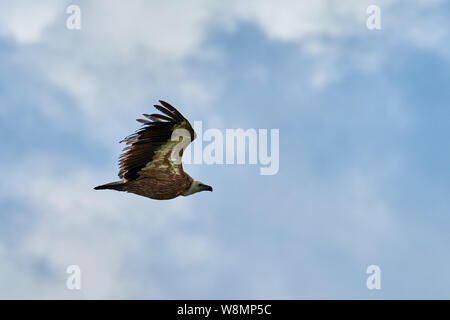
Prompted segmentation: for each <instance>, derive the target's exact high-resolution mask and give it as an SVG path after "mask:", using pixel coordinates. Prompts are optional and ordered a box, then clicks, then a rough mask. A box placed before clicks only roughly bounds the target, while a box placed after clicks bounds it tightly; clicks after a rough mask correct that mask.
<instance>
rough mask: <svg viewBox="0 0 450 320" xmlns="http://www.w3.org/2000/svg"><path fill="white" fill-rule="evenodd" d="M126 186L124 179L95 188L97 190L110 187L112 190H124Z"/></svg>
mask: <svg viewBox="0 0 450 320" xmlns="http://www.w3.org/2000/svg"><path fill="white" fill-rule="evenodd" d="M124 186H125V183H124V182H123V181H116V182H111V183H107V184H103V185H101V186H97V187H95V188H94V189H95V190H107V189H110V190H118V191H122V190H123V188H124Z"/></svg>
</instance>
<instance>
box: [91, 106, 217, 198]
mask: <svg viewBox="0 0 450 320" xmlns="http://www.w3.org/2000/svg"><path fill="white" fill-rule="evenodd" d="M159 102H160V103H161V105H155V106H154V107H155V108H156V109H158V110H159V111H160V112H161V113H162V114H150V115H148V114H144V116H145V117H146V118H147V119H148V120H147V119H137V121H138V122H140V123H142V124H143V126H142V128H141V129H139V130H138V131H136V133H134V134H132V135H130V136H128V137H126V138H125V139H124V140H122V141H121V142H125V143H126V147H125V148H124V149H123V153H122V155H121V156H120V160H119V167H120V171H119V178H120V179H121V180H120V181H116V182H111V183H107V184H104V185H101V186H98V187H95V188H94V189H95V190H103V189H111V190H117V191H126V192H131V193H134V194H137V195H140V196H144V197H147V198H151V199H157V200H167V199H173V198H176V197H178V196H180V195H182V196H188V195H191V194H194V193H197V192H200V191H212V190H213V189H212V187H210V186H208V185H206V184H204V183H202V182H200V181H195V180H194V179H192V178H191V177H190V176H189V175H188V174H187V173H186V172H184V171H183V166H182V164H181V157H182V155H183V149H184V147H186V146H187V145H188V144H189V143H190V142H192V141H193V140H194V139H195V138H196V134H195V132H194V129H192V126H191V124H190V123H189V121H188V120H186V118H185V117H183V115H182V114H181V113H180V112H178V110H177V109H175V108H174V107H173V106H171V105H170V104H168V103H167V102H165V101H162V100H159ZM180 146H183V148H180ZM179 149H180V150H179Z"/></svg>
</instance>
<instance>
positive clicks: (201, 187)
mask: <svg viewBox="0 0 450 320" xmlns="http://www.w3.org/2000/svg"><path fill="white" fill-rule="evenodd" d="M201 191H213V188H212V187H211V186H208V185H206V184H204V183H203V182H201V181H194V182H192V184H191V186H190V187H189V189H187V191H186V192H184V193H183V194H182V195H183V196H190V195H191V194H194V193H197V192H201Z"/></svg>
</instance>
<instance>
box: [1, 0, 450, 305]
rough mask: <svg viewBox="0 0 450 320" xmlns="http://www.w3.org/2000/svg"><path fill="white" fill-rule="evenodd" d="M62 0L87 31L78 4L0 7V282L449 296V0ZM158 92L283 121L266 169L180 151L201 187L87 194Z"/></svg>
mask: <svg viewBox="0 0 450 320" xmlns="http://www.w3.org/2000/svg"><path fill="white" fill-rule="evenodd" d="M73 3H75V4H77V5H79V6H80V8H81V17H82V18H81V19H82V20H81V30H68V29H67V28H66V19H67V17H68V15H67V14H66V7H67V6H68V5H69V4H72V2H64V1H40V2H39V3H37V2H33V1H3V2H2V3H1V4H0V70H1V72H0V124H1V125H0V133H1V136H2V137H3V145H2V146H3V148H2V149H3V152H1V154H0V161H1V163H2V167H3V168H4V171H3V179H2V181H1V182H0V209H1V210H0V212H1V214H0V231H1V232H0V262H1V263H0V297H1V298H44V299H45V298H63V299H78V298H87V299H92V298H107V299H111V298H112V299H114V298H132V299H137V298H169V299H170V298H266V299H271V298H274V299H278V298H288V299H291V298H293V299H301V298H307V299H310V298H326V299H336V298H339V299H345V298H358V299H370V298H375V299H380V298H387V299H390V298H426V299H428V298H438V299H441V298H449V297H450V289H449V288H450V274H449V273H448V271H447V270H448V266H449V265H450V250H449V249H450V245H449V243H450V242H449V235H448V225H449V223H450V218H449V215H448V214H449V207H450V200H449V196H448V194H449V191H450V182H449V181H450V180H449V177H450V175H449V167H450V166H449V163H450V152H449V149H448V148H447V145H448V141H449V138H450V127H449V126H448V119H450V109H449V107H448V101H449V98H450V93H449V92H450V91H449V90H448V88H447V87H448V84H449V83H450V73H449V70H450V47H449V46H448V43H449V41H450V35H449V30H450V28H449V27H450V26H449V21H450V14H449V12H450V10H449V5H448V3H446V2H445V1H437V0H435V1H420V0H415V1H394V0H383V1H376V2H373V1H356V0H355V1H352V0H349V1H345V2H342V1H326V0H321V1H314V2H312V1H281V2H280V1H229V2H228V1H227V2H226V3H225V2H219V1H217V2H213V1H183V2H181V1H171V2H167V3H166V2H165V4H159V2H156V1H155V2H153V1H137V0H135V1H126V2H124V1H95V3H93V2H90V1H75V2H73ZM371 4H376V5H379V6H380V8H381V19H382V20H381V21H382V22H381V26H382V28H381V30H373V31H371V30H368V29H367V28H366V19H367V14H366V8H367V7H368V6H369V5H371ZM158 99H164V100H166V101H168V102H170V103H172V104H174V105H175V106H177V107H178V109H179V110H180V111H181V112H182V113H183V114H184V115H185V116H186V117H187V118H188V119H190V120H191V121H194V120H202V121H203V127H204V128H219V129H226V128H244V129H247V128H256V129H259V128H266V129H271V128H276V129H279V130H280V170H279V172H278V174H276V175H273V176H261V175H259V166H255V165H185V170H186V171H187V172H188V173H189V174H191V175H192V176H193V177H195V178H196V179H198V180H202V181H204V182H205V183H208V184H210V185H212V186H213V187H214V192H213V193H201V194H196V195H193V196H191V197H186V198H177V199H175V200H171V201H154V200H150V199H145V198H141V197H138V196H135V195H131V194H125V193H118V192H112V191H111V192H98V191H94V190H92V187H93V186H96V185H98V184H101V183H106V182H110V181H113V180H116V174H117V170H118V169H117V158H118V156H119V154H120V152H121V148H122V146H121V145H120V144H119V143H118V141H120V140H121V139H122V138H123V137H125V136H126V135H128V134H130V133H132V132H133V131H134V130H135V129H137V128H138V123H137V122H135V121H134V119H135V118H137V117H139V115H140V114H142V113H148V112H150V111H152V105H153V104H154V103H155V102H156V101H157V100H158ZM72 264H76V265H79V266H80V267H81V270H82V289H81V290H80V291H71V290H68V289H67V288H66V286H65V282H66V278H67V276H68V275H67V274H66V273H65V271H66V268H67V266H69V265H72ZM372 264H376V265H378V266H379V267H380V268H381V272H382V275H381V286H382V288H381V290H378V291H377V290H372V291H371V290H368V289H367V288H366V279H367V277H368V275H367V274H366V268H367V267H368V266H369V265H372Z"/></svg>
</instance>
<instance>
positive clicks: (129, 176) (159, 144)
mask: <svg viewBox="0 0 450 320" xmlns="http://www.w3.org/2000/svg"><path fill="white" fill-rule="evenodd" d="M159 102H160V103H161V104H162V106H161V105H155V108H156V109H158V110H159V111H161V112H162V113H164V115H162V114H151V115H148V114H144V116H145V117H146V118H147V119H149V120H151V121H149V120H143V119H138V120H137V121H139V122H141V123H143V126H142V127H141V128H140V129H139V130H138V131H136V132H135V133H134V134H132V135H130V136H128V137H126V138H125V139H123V140H122V141H121V142H125V143H126V145H127V146H126V147H125V148H124V149H123V153H122V155H121V156H120V158H119V167H120V171H119V177H120V178H121V179H124V180H127V181H130V180H135V179H137V178H139V177H140V174H139V172H140V171H141V170H142V169H143V168H145V167H146V166H147V165H148V164H149V163H150V162H152V161H153V160H154V156H155V154H156V152H157V151H158V150H161V149H162V148H163V147H164V146H168V145H169V144H168V143H169V142H171V137H172V132H173V131H174V130H175V129H178V128H183V129H186V130H188V131H189V133H190V134H191V141H193V140H194V139H195V133H194V129H192V126H191V125H190V123H189V121H187V120H186V118H184V117H183V115H182V114H181V113H180V112H178V110H177V109H175V108H174V107H173V106H171V105H170V104H168V103H167V102H165V101H162V100H159Z"/></svg>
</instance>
